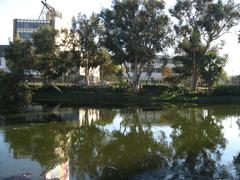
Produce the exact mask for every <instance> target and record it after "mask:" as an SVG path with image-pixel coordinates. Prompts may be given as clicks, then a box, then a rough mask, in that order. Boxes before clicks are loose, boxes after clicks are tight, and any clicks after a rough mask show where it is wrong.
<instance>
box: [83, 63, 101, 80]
mask: <svg viewBox="0 0 240 180" xmlns="http://www.w3.org/2000/svg"><path fill="white" fill-rule="evenodd" d="M79 75H80V76H85V68H84V67H80V68H79ZM89 79H90V82H91V83H98V82H100V66H97V67H96V68H90V70H89Z"/></svg>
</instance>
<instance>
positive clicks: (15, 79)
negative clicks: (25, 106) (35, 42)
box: [0, 39, 34, 103]
mask: <svg viewBox="0 0 240 180" xmlns="http://www.w3.org/2000/svg"><path fill="white" fill-rule="evenodd" d="M5 58H6V60H7V66H8V68H9V70H10V71H11V73H6V74H3V75H2V76H1V77H0V101H1V102H4V103H12V102H16V101H17V100H20V101H24V102H30V101H31V98H32V92H31V90H30V88H29V87H28V84H27V82H26V79H27V77H28V76H30V75H31V71H32V70H33V69H34V54H33V49H32V43H31V42H30V41H20V40H19V39H16V40H15V41H13V42H10V44H9V47H8V48H7V49H6V50H5Z"/></svg>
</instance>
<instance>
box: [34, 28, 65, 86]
mask: <svg viewBox="0 0 240 180" xmlns="http://www.w3.org/2000/svg"><path fill="white" fill-rule="evenodd" d="M58 34H59V33H58V31H57V30H55V29H53V27H51V26H42V27H40V28H39V29H38V30H37V31H35V32H34V33H33V45H34V48H35V52H34V53H35V56H36V58H35V61H36V71H37V72H38V73H40V74H41V75H42V77H43V79H44V83H45V84H49V83H51V82H52V81H53V80H55V79H56V78H57V77H59V76H61V75H62V74H63V73H64V72H65V71H66V66H65V65H64V64H65V60H66V57H67V54H65V52H60V46H59V45H57V44H56V37H58Z"/></svg>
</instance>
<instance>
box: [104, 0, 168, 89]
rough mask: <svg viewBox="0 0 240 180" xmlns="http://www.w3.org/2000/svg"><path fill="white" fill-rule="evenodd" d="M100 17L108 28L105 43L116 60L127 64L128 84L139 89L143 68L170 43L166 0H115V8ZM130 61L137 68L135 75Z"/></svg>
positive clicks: (105, 33)
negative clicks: (131, 71)
mask: <svg viewBox="0 0 240 180" xmlns="http://www.w3.org/2000/svg"><path fill="white" fill-rule="evenodd" d="M100 17H101V19H102V22H103V24H104V28H105V29H104V32H103V36H102V42H103V44H104V46H105V47H107V48H108V49H109V51H110V52H111V54H112V55H113V59H114V60H115V61H117V62H118V63H119V64H123V65H124V66H125V68H126V70H127V72H126V73H127V77H128V80H129V83H130V85H131V87H132V89H133V90H134V91H137V90H138V88H139V85H140V77H141V74H142V72H143V69H144V67H145V66H146V65H147V64H148V63H149V62H153V60H154V59H155V57H156V54H157V53H159V52H162V51H164V49H165V48H166V47H167V46H168V45H169V43H170V36H169V34H170V19H169V17H168V16H167V15H166V14H165V13H164V2H163V1H156V0H149V1H145V0H135V1H127V0H123V1H119V0H114V1H113V5H112V9H105V10H103V11H102V12H101V14H100ZM128 63H131V64H133V65H134V67H135V68H134V72H133V74H132V75H130V74H129V72H128Z"/></svg>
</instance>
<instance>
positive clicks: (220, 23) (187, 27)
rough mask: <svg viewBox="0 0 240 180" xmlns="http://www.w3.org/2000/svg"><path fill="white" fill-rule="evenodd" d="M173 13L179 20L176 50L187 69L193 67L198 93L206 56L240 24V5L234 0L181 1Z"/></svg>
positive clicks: (176, 30)
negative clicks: (224, 35) (218, 40)
mask: <svg viewBox="0 0 240 180" xmlns="http://www.w3.org/2000/svg"><path fill="white" fill-rule="evenodd" d="M170 13H171V15H172V16H173V17H174V18H176V19H177V23H176V24H175V26H174V29H175V32H176V37H177V49H176V51H177V53H178V54H179V55H180V56H182V57H184V58H185V61H186V62H185V63H183V66H184V65H185V64H187V65H190V69H189V70H188V71H187V73H190V74H191V76H192V88H193V89H194V90H195V89H196V87H197V82H198V79H199V77H200V76H201V70H200V68H201V64H202V60H203V57H204V55H206V53H207V52H208V51H209V50H211V49H212V48H213V42H214V41H215V40H217V39H219V38H220V37H221V36H222V35H223V34H225V33H227V32H229V30H230V29H231V28H232V27H233V26H235V25H237V24H238V22H239V20H240V13H239V6H238V5H236V4H235V3H234V2H233V1H227V2H224V1H222V0H218V1H214V0H207V1H198V0H177V3H176V5H175V6H174V8H173V9H171V10H170ZM189 71H190V72H189Z"/></svg>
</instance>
